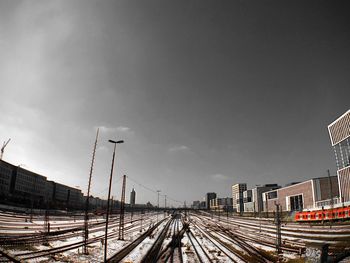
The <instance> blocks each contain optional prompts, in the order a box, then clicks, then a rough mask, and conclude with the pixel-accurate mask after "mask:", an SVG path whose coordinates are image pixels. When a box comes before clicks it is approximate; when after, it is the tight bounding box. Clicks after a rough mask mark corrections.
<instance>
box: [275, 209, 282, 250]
mask: <svg viewBox="0 0 350 263" xmlns="http://www.w3.org/2000/svg"><path fill="white" fill-rule="evenodd" d="M275 220H276V221H275V223H276V251H277V254H278V255H280V254H281V253H282V249H281V245H282V238H281V206H280V205H279V204H276V219H275Z"/></svg>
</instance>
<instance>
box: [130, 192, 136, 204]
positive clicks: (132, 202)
mask: <svg viewBox="0 0 350 263" xmlns="http://www.w3.org/2000/svg"><path fill="white" fill-rule="evenodd" d="M135 200H136V192H135V189H134V188H133V189H132V191H131V192H130V205H131V206H134V205H135Z"/></svg>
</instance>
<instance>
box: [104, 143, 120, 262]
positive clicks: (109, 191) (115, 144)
mask: <svg viewBox="0 0 350 263" xmlns="http://www.w3.org/2000/svg"><path fill="white" fill-rule="evenodd" d="M109 142H110V143H113V144H114V150H113V158H112V166H111V174H110V176H109V187H108V197H107V210H106V229H105V240H104V245H105V251H104V262H107V232H108V217H109V198H110V196H111V188H112V177H113V167H114V159H115V148H116V146H117V143H123V142H124V141H112V140H109Z"/></svg>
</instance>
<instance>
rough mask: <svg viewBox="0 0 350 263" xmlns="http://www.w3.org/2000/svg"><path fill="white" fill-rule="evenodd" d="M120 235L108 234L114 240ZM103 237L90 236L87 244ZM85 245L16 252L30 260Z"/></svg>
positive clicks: (79, 242)
mask: <svg viewBox="0 0 350 263" xmlns="http://www.w3.org/2000/svg"><path fill="white" fill-rule="evenodd" d="M131 226H132V227H133V228H138V225H137V224H135V225H131ZM131 226H129V227H126V228H125V231H126V233H128V231H129V230H131V229H132V227H131ZM118 236H119V233H118V232H112V233H108V235H107V237H108V239H109V240H112V239H114V238H118ZM103 238H104V234H102V235H99V236H97V237H93V238H90V239H89V240H88V241H87V244H93V243H97V242H100V241H101V239H103ZM83 245H84V240H82V241H78V242H74V243H72V244H68V245H64V246H60V247H55V248H50V249H46V250H41V251H32V252H25V253H19V254H16V257H18V258H20V259H22V260H29V259H34V258H40V257H47V256H52V255H55V254H58V253H62V252H66V251H69V250H72V249H77V248H79V247H82V246H83Z"/></svg>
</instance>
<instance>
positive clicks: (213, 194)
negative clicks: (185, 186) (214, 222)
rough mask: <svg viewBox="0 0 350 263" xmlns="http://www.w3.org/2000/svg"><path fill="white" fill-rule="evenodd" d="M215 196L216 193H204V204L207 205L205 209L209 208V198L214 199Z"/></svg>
mask: <svg viewBox="0 0 350 263" xmlns="http://www.w3.org/2000/svg"><path fill="white" fill-rule="evenodd" d="M215 198H216V193H207V195H206V205H207V207H206V208H207V209H208V210H209V209H210V200H212V199H215Z"/></svg>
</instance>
